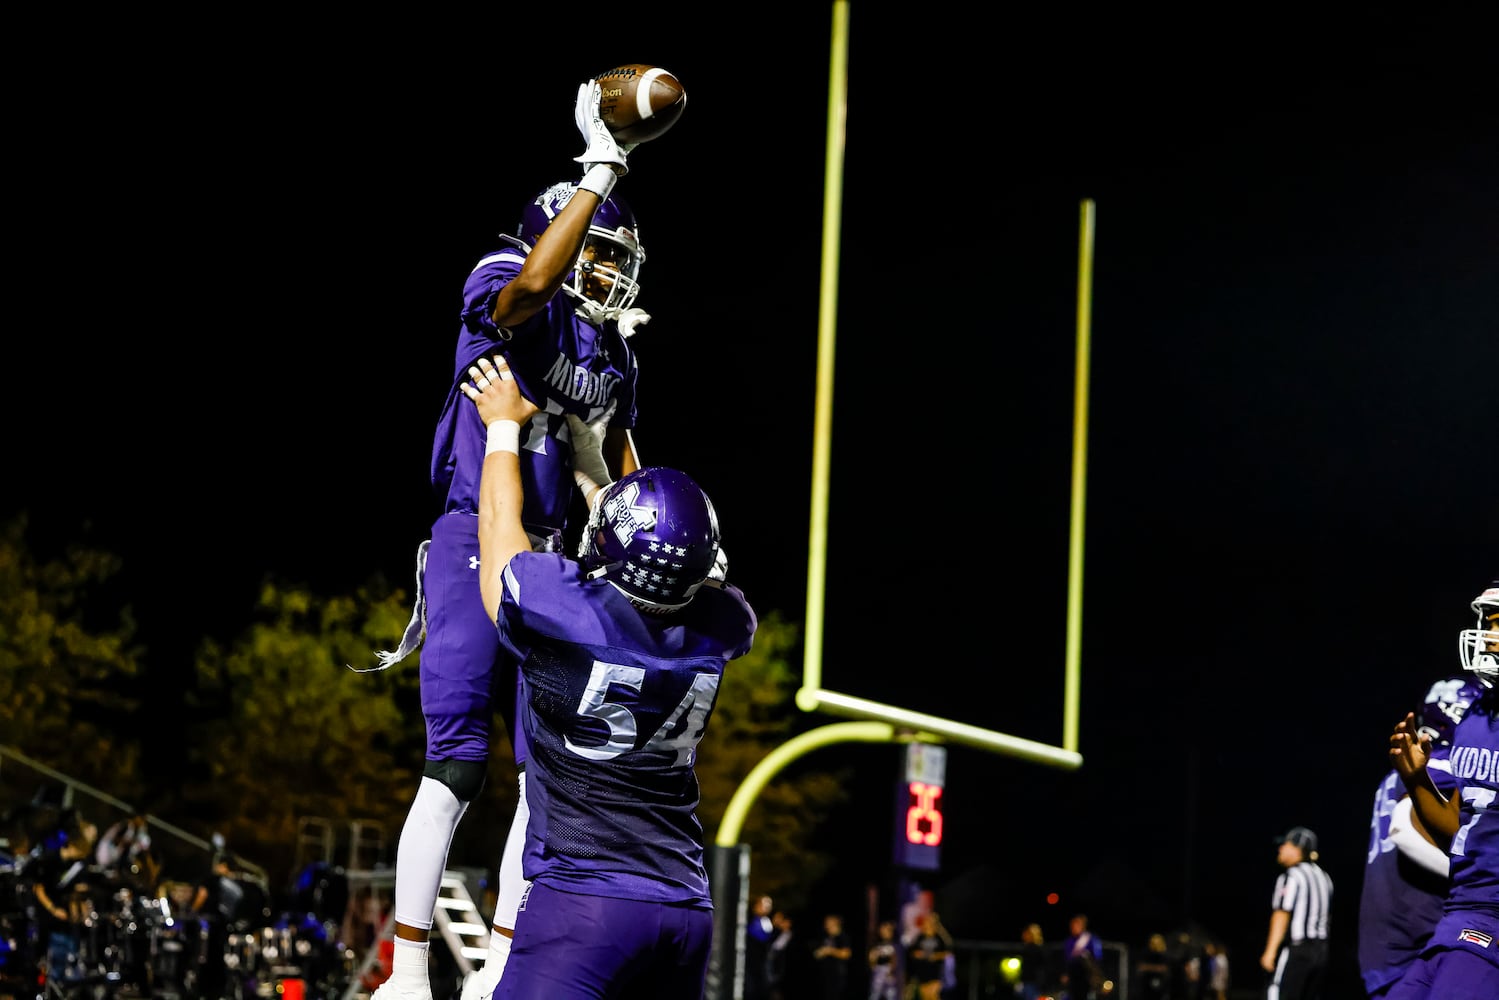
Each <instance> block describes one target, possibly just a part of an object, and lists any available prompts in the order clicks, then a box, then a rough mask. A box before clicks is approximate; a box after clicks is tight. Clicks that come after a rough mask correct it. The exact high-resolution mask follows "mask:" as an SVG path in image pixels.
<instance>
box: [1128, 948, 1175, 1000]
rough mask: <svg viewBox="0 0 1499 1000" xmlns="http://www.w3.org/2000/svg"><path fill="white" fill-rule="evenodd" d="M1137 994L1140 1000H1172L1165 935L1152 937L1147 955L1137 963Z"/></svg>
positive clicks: (1142, 956) (1169, 964)
mask: <svg viewBox="0 0 1499 1000" xmlns="http://www.w3.org/2000/svg"><path fill="white" fill-rule="evenodd" d="M1135 992H1136V993H1137V994H1138V996H1139V1000H1170V998H1171V961H1170V956H1169V955H1168V954H1167V952H1166V936H1165V935H1164V934H1152V935H1150V940H1149V941H1148V942H1147V943H1146V945H1145V953H1144V954H1143V955H1141V956H1140V960H1139V961H1138V962H1136V963H1135Z"/></svg>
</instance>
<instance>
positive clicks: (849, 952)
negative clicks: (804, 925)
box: [812, 913, 854, 1000]
mask: <svg viewBox="0 0 1499 1000" xmlns="http://www.w3.org/2000/svg"><path fill="white" fill-rule="evenodd" d="M812 957H813V958H815V959H816V960H817V982H818V984H819V986H820V993H819V998H820V1000H844V997H843V993H844V990H845V989H847V988H848V963H849V960H850V959H852V958H853V957H854V950H853V948H851V947H849V943H848V936H847V935H846V934H844V933H843V916H842V915H841V914H838V913H829V914H827V915H825V916H824V917H823V918H822V939H821V940H820V941H818V942H817V947H816V948H814V949H813V951H812Z"/></svg>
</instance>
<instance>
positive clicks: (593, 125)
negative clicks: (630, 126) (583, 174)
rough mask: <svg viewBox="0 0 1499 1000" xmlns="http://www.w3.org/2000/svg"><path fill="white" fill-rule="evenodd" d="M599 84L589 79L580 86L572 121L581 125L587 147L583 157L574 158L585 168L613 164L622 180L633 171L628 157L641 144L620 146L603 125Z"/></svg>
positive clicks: (606, 126) (580, 130)
mask: <svg viewBox="0 0 1499 1000" xmlns="http://www.w3.org/2000/svg"><path fill="white" fill-rule="evenodd" d="M600 93H601V92H600V89H599V84H598V81H597V80H589V81H588V82H586V83H582V84H579V85H578V100H577V103H576V104H574V105H573V120H574V121H576V122H577V123H578V131H579V132H580V133H582V136H583V141H584V142H586V143H587V144H588V148H587V149H585V150H583V155H582V156H574V157H573V159H574V160H575V161H577V162H578V163H581V164H583V166H584V168H585V169H586V168H588V167H591V166H593V165H594V164H596V163H610V164H613V165H614V166H616V167H618V168H619V169H617V170H615V171H614V172H615V173H616V174H618V175H619V176H621V177H623V176H624V175H625V174H626V173H628V172H629V170H630V165H629V163H628V162H627V161H626V156H627V154H628V153H629V152H630V150H632V149H634V148H635V147H636V146H637V145H638V143H625V144H624V145H621V144H620V143H618V142H616V141H615V139H614V136H613V135H612V134H611V133H610V132H609V126H608V125H605V124H604V119H602V118H600V117H599V95H600Z"/></svg>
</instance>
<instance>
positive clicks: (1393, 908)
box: [1358, 746, 1457, 996]
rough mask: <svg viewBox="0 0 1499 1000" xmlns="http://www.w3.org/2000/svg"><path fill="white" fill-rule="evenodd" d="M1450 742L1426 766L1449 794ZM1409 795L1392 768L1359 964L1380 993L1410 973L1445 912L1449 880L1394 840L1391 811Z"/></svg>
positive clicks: (1373, 852)
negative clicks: (1413, 856)
mask: <svg viewBox="0 0 1499 1000" xmlns="http://www.w3.org/2000/svg"><path fill="white" fill-rule="evenodd" d="M1449 750H1450V748H1449V747H1438V746H1433V747H1432V748H1431V757H1430V759H1429V760H1428V761H1427V765H1426V771H1427V773H1428V774H1429V775H1431V780H1432V782H1433V783H1434V784H1435V785H1436V786H1437V790H1438V791H1440V792H1441V793H1442V794H1443V795H1445V796H1448V797H1449V798H1450V797H1451V795H1452V794H1453V790H1454V789H1455V788H1456V787H1457V783H1456V781H1454V780H1453V777H1452V771H1451V768H1450V767H1449V766H1448V763H1447V754H1448V752H1449ZM1404 797H1405V784H1404V783H1403V782H1401V780H1400V773H1399V772H1398V771H1395V770H1393V769H1391V771H1390V773H1389V774H1387V775H1385V778H1384V781H1382V782H1380V785H1379V788H1378V790H1376V791H1375V793H1374V814H1373V820H1372V824H1371V826H1370V830H1369V854H1368V858H1367V860H1366V862H1365V865H1364V885H1363V889H1362V894H1361V895H1360V896H1359V912H1358V965H1359V971H1360V972H1361V973H1362V974H1363V977H1364V990H1365V992H1367V993H1368V994H1369V995H1370V996H1374V995H1376V994H1377V993H1379V992H1380V991H1382V990H1384V989H1386V988H1387V987H1388V986H1389V985H1390V984H1391V983H1393V982H1395V981H1396V980H1397V979H1399V978H1400V977H1401V976H1402V975H1404V974H1405V970H1406V968H1407V967H1408V966H1409V965H1410V964H1411V963H1412V962H1414V961H1415V960H1416V956H1417V955H1419V954H1421V949H1422V948H1424V947H1425V946H1426V942H1427V941H1428V940H1430V938H1431V932H1432V929H1433V928H1434V927H1436V925H1437V921H1438V920H1440V919H1441V916H1442V901H1443V900H1445V899H1446V898H1447V885H1448V880H1447V879H1446V878H1444V877H1443V876H1441V875H1438V874H1437V873H1436V872H1434V871H1431V870H1430V869H1427V868H1423V867H1421V866H1420V865H1419V864H1417V863H1416V862H1414V861H1412V860H1411V859H1409V858H1407V857H1406V856H1405V855H1404V854H1402V853H1401V852H1400V850H1399V848H1397V847H1396V846H1395V844H1394V843H1393V842H1392V841H1391V840H1390V816H1391V814H1392V813H1393V812H1394V811H1395V804H1396V803H1398V802H1399V801H1400V800H1401V799H1403V798H1404Z"/></svg>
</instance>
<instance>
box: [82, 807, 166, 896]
mask: <svg viewBox="0 0 1499 1000" xmlns="http://www.w3.org/2000/svg"><path fill="white" fill-rule="evenodd" d="M94 861H95V862H96V863H97V864H98V865H99V867H100V868H102V869H104V870H105V871H106V872H111V873H113V874H114V875H115V876H116V877H118V878H121V879H126V880H129V881H131V882H133V883H135V885H136V887H137V888H139V889H141V890H142V891H143V892H146V893H151V892H154V891H155V890H156V879H157V877H158V876H159V875H160V874H161V865H160V864H158V862H157V860H156V856H155V855H154V854H153V853H152V852H151V828H150V825H149V824H148V823H147V821H146V811H145V810H144V809H136V810H134V811H132V812H131V814H130V815H129V816H126V817H125V818H124V819H122V820H119V821H118V822H116V823H114V824H112V825H111V826H110V827H109V829H107V830H105V831H104V833H103V834H102V835H101V836H100V837H99V844H98V847H96V848H95V849H94Z"/></svg>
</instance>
